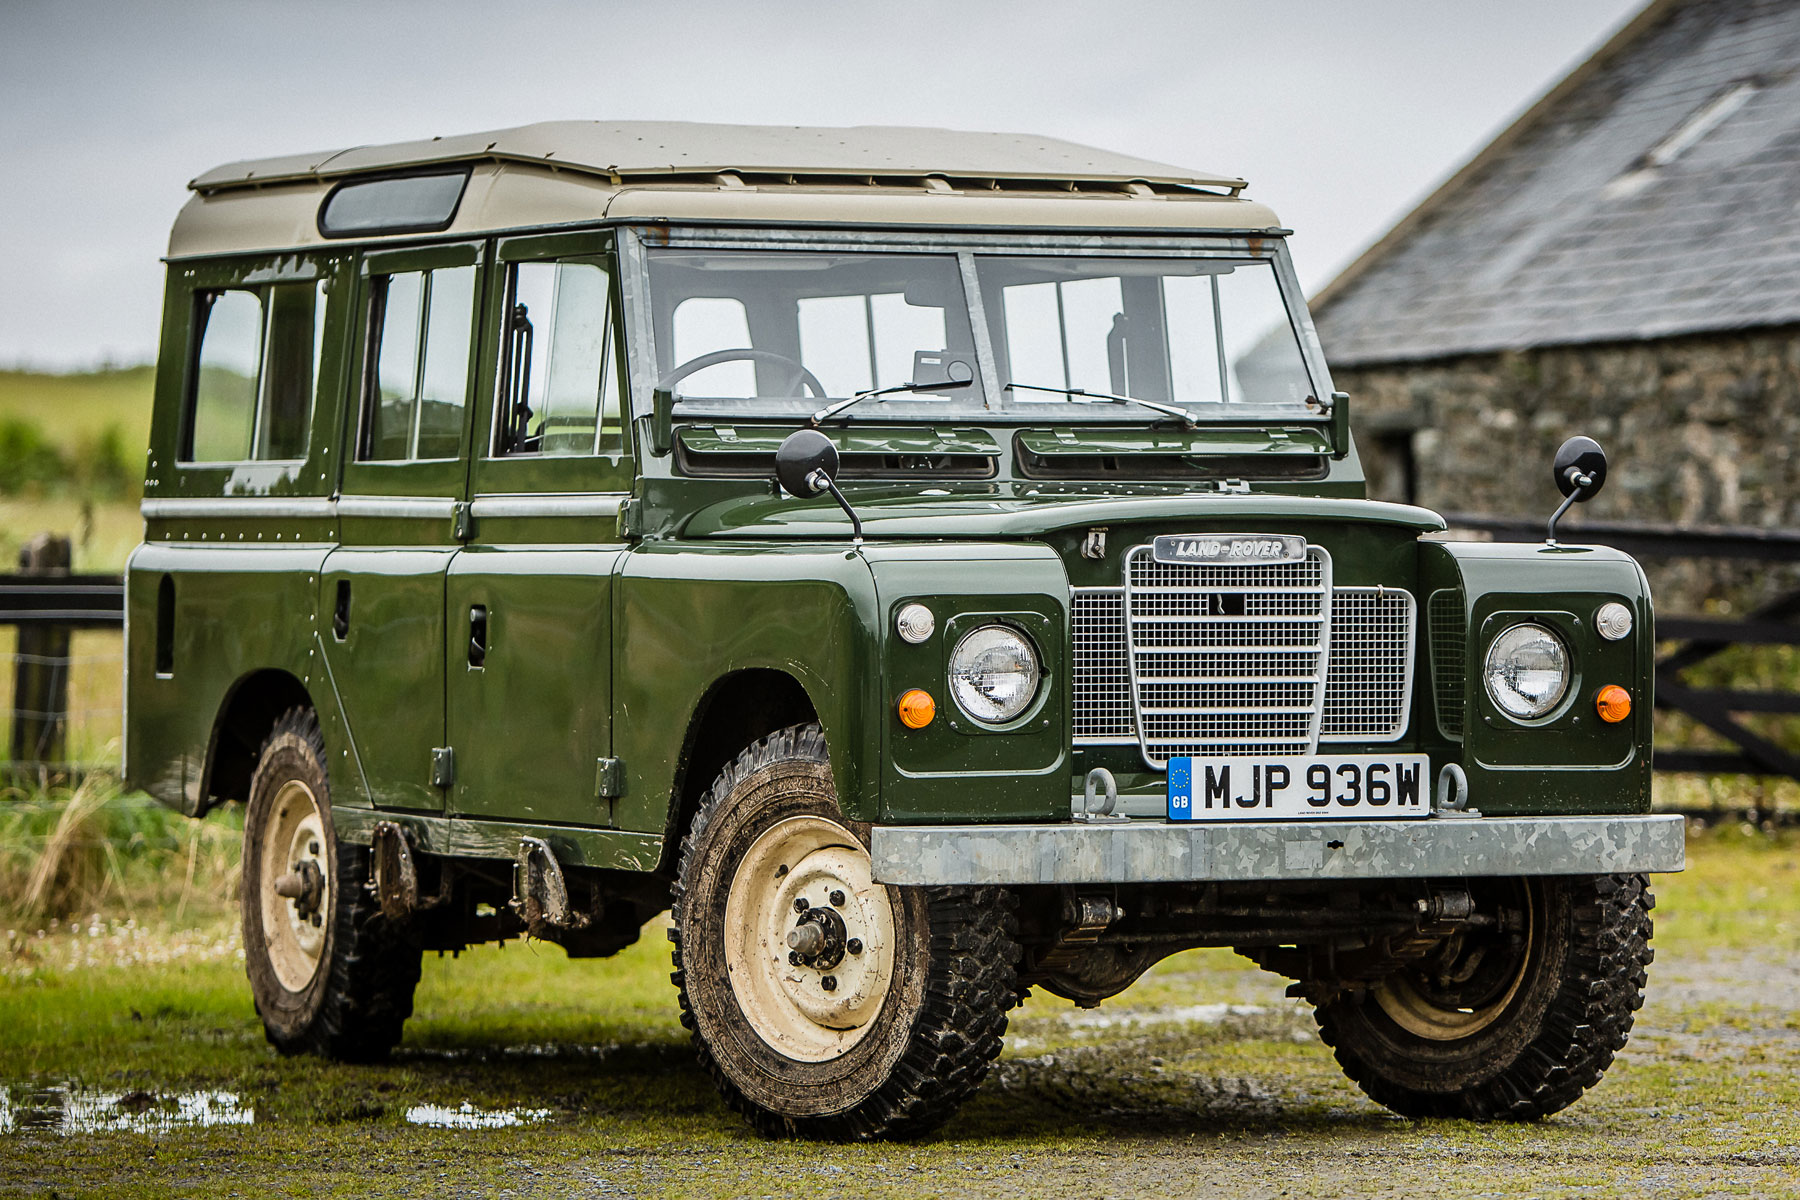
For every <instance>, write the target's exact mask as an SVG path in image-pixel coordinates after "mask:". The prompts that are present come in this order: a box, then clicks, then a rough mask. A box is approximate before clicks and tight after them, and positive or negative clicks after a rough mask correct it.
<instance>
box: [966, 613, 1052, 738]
mask: <svg viewBox="0 0 1800 1200" xmlns="http://www.w3.org/2000/svg"><path fill="white" fill-rule="evenodd" d="M1039 674H1040V673H1039V671H1038V660H1037V653H1036V651H1034V650H1033V649H1032V648H1031V642H1030V641H1028V640H1027V639H1026V638H1025V636H1024V635H1023V634H1021V633H1019V632H1018V631H1016V630H1013V629H1008V628H1007V627H1006V626H1004V625H983V626H982V627H981V628H980V629H977V630H975V631H974V632H972V633H970V634H967V635H966V636H964V638H963V639H962V641H960V642H958V643H956V649H955V650H953V651H952V652H951V654H950V690H951V692H952V693H953V694H954V695H955V696H956V703H957V704H958V705H960V706H961V708H962V710H963V711H964V712H966V713H968V714H969V715H970V716H971V717H974V718H975V719H976V720H977V721H986V722H987V723H988V724H990V725H999V724H1003V723H1005V722H1007V721H1010V720H1012V719H1013V718H1014V717H1016V716H1018V715H1019V714H1020V713H1022V712H1024V711H1025V709H1026V708H1027V707H1028V706H1029V705H1030V704H1031V701H1032V699H1033V697H1035V696H1036V695H1037V689H1038V679H1039Z"/></svg>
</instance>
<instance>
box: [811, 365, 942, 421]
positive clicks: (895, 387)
mask: <svg viewBox="0 0 1800 1200" xmlns="http://www.w3.org/2000/svg"><path fill="white" fill-rule="evenodd" d="M974 382H975V377H974V376H973V375H972V374H971V375H970V376H969V378H967V379H946V380H943V381H941V382H938V383H895V384H890V385H888V386H887V387H884V388H870V389H869V390H868V391H866V392H858V393H856V395H854V396H851V397H850V398H849V399H848V400H839V401H838V402H837V403H836V404H832V405H828V406H826V407H825V408H821V409H820V410H819V411H818V412H816V413H814V414H813V415H812V420H810V421H808V422H807V424H808V425H811V426H813V427H814V428H817V427H818V426H819V425H820V424H821V423H823V422H825V421H829V420H831V418H833V417H835V416H837V415H838V414H839V413H841V412H843V411H844V410H845V409H846V408H849V407H850V406H851V405H852V404H860V403H861V402H862V401H864V400H867V399H870V398H871V397H874V396H891V395H893V394H894V393H895V392H953V391H956V390H957V389H959V388H966V387H969V386H971V385H972V384H973V383H974Z"/></svg>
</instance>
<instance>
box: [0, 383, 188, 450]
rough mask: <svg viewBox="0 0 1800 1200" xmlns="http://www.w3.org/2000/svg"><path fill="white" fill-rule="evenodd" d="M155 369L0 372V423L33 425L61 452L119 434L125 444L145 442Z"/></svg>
mask: <svg viewBox="0 0 1800 1200" xmlns="http://www.w3.org/2000/svg"><path fill="white" fill-rule="evenodd" d="M155 375H156V368H155V367H153V366H150V365H148V364H146V365H143V366H135V367H121V368H118V369H116V370H99V371H77V372H70V373H67V374H46V373H43V372H38V371H4V370H0V420H5V419H7V418H14V419H18V420H27V421H31V422H34V423H35V424H36V425H37V426H38V427H39V428H40V429H42V430H43V431H44V433H45V436H46V437H48V438H49V439H50V440H51V441H52V442H54V443H56V444H58V445H60V446H63V447H65V448H72V447H74V446H78V445H80V444H81V443H82V442H83V441H86V440H92V439H96V438H98V437H100V436H101V435H102V434H104V433H105V432H106V430H107V428H108V427H109V426H112V427H116V428H117V429H118V430H119V434H120V437H121V438H122V439H123V440H124V442H125V444H126V445H128V446H145V445H148V444H149V441H150V400H151V391H152V388H153V387H154V385H155V382H156V380H155Z"/></svg>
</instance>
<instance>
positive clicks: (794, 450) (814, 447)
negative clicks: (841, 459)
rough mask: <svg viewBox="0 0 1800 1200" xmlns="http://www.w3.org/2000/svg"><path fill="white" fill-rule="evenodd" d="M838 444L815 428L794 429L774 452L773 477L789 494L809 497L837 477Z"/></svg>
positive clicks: (828, 485)
mask: <svg viewBox="0 0 1800 1200" xmlns="http://www.w3.org/2000/svg"><path fill="white" fill-rule="evenodd" d="M837 472H838V448H837V444H836V443H835V442H833V441H832V440H831V439H830V438H828V437H826V436H825V435H824V434H822V433H820V432H819V431H818V430H816V429H797V430H795V431H794V432H793V433H790V434H788V435H787V437H786V438H784V439H782V443H781V448H780V449H778V450H776V451H775V478H776V480H777V481H778V482H780V484H781V488H782V490H783V491H785V492H786V493H787V494H788V495H790V496H796V497H798V498H799V499H801V500H806V499H810V498H811V497H813V496H816V495H818V494H819V493H820V492H823V491H825V490H827V489H828V488H830V486H831V483H832V480H834V479H836V478H837Z"/></svg>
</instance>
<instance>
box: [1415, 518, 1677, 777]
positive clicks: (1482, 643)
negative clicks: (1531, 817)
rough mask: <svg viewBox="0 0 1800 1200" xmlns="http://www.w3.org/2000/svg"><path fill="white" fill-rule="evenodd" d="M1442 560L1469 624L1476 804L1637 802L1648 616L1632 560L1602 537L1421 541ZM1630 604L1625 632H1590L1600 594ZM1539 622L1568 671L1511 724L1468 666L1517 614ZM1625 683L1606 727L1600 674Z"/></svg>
mask: <svg viewBox="0 0 1800 1200" xmlns="http://www.w3.org/2000/svg"><path fill="white" fill-rule="evenodd" d="M1425 549H1426V551H1427V553H1428V557H1430V558H1439V559H1441V560H1442V561H1440V562H1439V563H1437V564H1433V565H1434V566H1435V567H1436V568H1437V570H1436V571H1433V570H1432V569H1431V568H1430V567H1428V569H1427V574H1428V576H1429V575H1431V574H1437V573H1438V572H1441V571H1442V569H1443V567H1444V566H1445V565H1447V566H1448V567H1449V568H1450V570H1452V571H1454V573H1455V576H1456V578H1457V579H1458V580H1459V581H1460V585H1461V588H1462V592H1463V597H1464V612H1465V614H1466V618H1465V619H1466V620H1467V628H1468V631H1469V634H1468V640H1467V649H1466V652H1465V658H1464V661H1465V662H1467V663H1468V664H1469V672H1468V678H1467V683H1466V691H1465V700H1464V703H1465V713H1466V717H1465V729H1466V733H1465V737H1464V742H1465V746H1466V751H1467V752H1466V754H1465V755H1464V757H1463V759H1462V762H1463V768H1464V770H1466V771H1467V772H1468V774H1469V785H1470V788H1471V790H1472V791H1474V792H1475V794H1476V795H1477V796H1480V797H1482V799H1481V802H1480V803H1479V804H1478V805H1477V806H1478V807H1480V808H1481V809H1482V810H1483V811H1484V812H1485V811H1489V810H1490V809H1491V810H1492V811H1495V812H1520V813H1562V812H1569V813H1572V812H1648V811H1649V809H1650V755H1649V749H1648V748H1649V746H1650V736H1651V726H1650V721H1651V710H1652V707H1653V701H1654V690H1653V689H1654V684H1655V662H1654V650H1655V644H1656V643H1655V636H1654V629H1655V626H1654V621H1655V617H1654V614H1653V613H1652V611H1651V607H1650V588H1649V584H1648V583H1647V582H1646V581H1645V579H1644V573H1643V570H1642V568H1640V567H1639V566H1638V564H1637V563H1636V562H1635V561H1634V560H1633V559H1632V558H1631V557H1630V556H1629V555H1626V554H1622V553H1620V552H1619V551H1617V550H1611V549H1607V548H1605V547H1594V546H1559V547H1554V548H1552V547H1546V546H1541V545H1497V544H1492V543H1488V544H1483V543H1479V542H1446V543H1443V544H1441V545H1427V546H1426V547H1425ZM1614 600H1616V601H1618V602H1619V603H1621V604H1624V605H1625V606H1626V607H1627V608H1629V609H1631V612H1632V622H1633V629H1632V634H1631V636H1630V637H1628V638H1626V639H1625V640H1623V641H1619V642H1609V641H1606V640H1605V639H1604V638H1602V637H1600V636H1599V634H1598V633H1596V632H1595V630H1594V613H1595V612H1596V611H1597V610H1598V609H1599V607H1600V606H1601V605H1602V604H1605V603H1607V602H1608V601H1614ZM1526 620H1529V621H1533V622H1536V623H1537V624H1541V625H1546V626H1548V627H1550V628H1551V629H1553V630H1554V631H1555V632H1556V633H1557V634H1558V635H1560V636H1561V637H1562V639H1563V641H1564V642H1565V643H1566V644H1567V645H1568V647H1569V650H1570V653H1571V656H1572V659H1573V663H1572V666H1573V671H1574V678H1573V680H1572V681H1571V683H1570V686H1569V693H1568V696H1567V698H1566V699H1565V700H1564V702H1563V703H1562V704H1561V705H1560V706H1559V707H1558V708H1557V709H1556V710H1554V711H1553V712H1551V713H1550V715H1549V716H1547V717H1543V718H1540V719H1539V720H1537V721H1534V722H1530V723H1521V722H1519V721H1517V720H1514V719H1513V718H1511V717H1508V716H1506V715H1505V714H1504V713H1502V712H1501V711H1500V710H1499V709H1498V708H1496V707H1495V706H1494V704H1493V702H1492V701H1491V700H1490V699H1489V698H1488V695H1487V689H1486V688H1485V687H1484V686H1483V685H1482V683H1481V681H1480V678H1479V672H1480V664H1481V662H1482V659H1483V657H1484V656H1485V654H1486V651H1487V647H1488V645H1489V643H1491V642H1492V641H1493V639H1494V638H1495V637H1496V636H1498V635H1499V634H1500V633H1502V632H1504V631H1505V630H1506V629H1507V628H1509V627H1510V626H1512V625H1515V624H1518V623H1519V622H1521V621H1526ZM1615 683H1616V684H1619V685H1620V686H1622V687H1624V688H1625V689H1626V690H1628V691H1629V692H1630V693H1631V696H1632V714H1631V716H1630V717H1629V718H1627V719H1626V720H1625V721H1622V722H1620V723H1619V724H1616V725H1609V724H1607V723H1606V722H1604V721H1601V720H1600V718H1599V717H1598V715H1597V714H1596V713H1595V710H1594V698H1595V696H1596V694H1597V693H1598V692H1599V690H1600V689H1601V688H1602V687H1605V686H1606V685H1607V684H1615Z"/></svg>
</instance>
